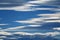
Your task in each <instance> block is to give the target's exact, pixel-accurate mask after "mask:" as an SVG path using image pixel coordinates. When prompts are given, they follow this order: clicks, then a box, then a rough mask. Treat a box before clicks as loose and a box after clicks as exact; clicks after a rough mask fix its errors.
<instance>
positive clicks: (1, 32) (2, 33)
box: [0, 31, 12, 35]
mask: <svg viewBox="0 0 60 40" xmlns="http://www.w3.org/2000/svg"><path fill="white" fill-rule="evenodd" d="M0 35H12V34H11V33H9V32H5V31H0Z"/></svg>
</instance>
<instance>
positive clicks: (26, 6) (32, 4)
mask: <svg viewBox="0 0 60 40" xmlns="http://www.w3.org/2000/svg"><path fill="white" fill-rule="evenodd" d="M48 1H51V0H34V1H28V2H27V3H25V4H23V5H22V6H16V7H7V8H0V10H14V11H36V10H53V9H54V10H55V8H49V7H48V8H34V7H35V6H37V7H38V6H40V5H36V4H44V3H46V2H48ZM1 4H4V3H1ZM5 4H10V3H5Z"/></svg>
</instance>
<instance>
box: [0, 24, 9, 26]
mask: <svg viewBox="0 0 60 40" xmlns="http://www.w3.org/2000/svg"><path fill="white" fill-rule="evenodd" d="M4 25H8V24H0V26H4Z"/></svg>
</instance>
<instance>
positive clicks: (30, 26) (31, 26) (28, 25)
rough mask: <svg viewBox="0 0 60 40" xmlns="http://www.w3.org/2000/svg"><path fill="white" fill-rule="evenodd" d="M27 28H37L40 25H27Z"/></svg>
mask: <svg viewBox="0 0 60 40" xmlns="http://www.w3.org/2000/svg"><path fill="white" fill-rule="evenodd" d="M28 26H30V27H39V26H41V25H28Z"/></svg>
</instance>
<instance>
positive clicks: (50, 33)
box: [13, 32, 60, 36]
mask: <svg viewBox="0 0 60 40" xmlns="http://www.w3.org/2000/svg"><path fill="white" fill-rule="evenodd" d="M13 34H20V35H31V36H34V35H45V36H56V35H60V32H46V33H27V32H15V33H13Z"/></svg>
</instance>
